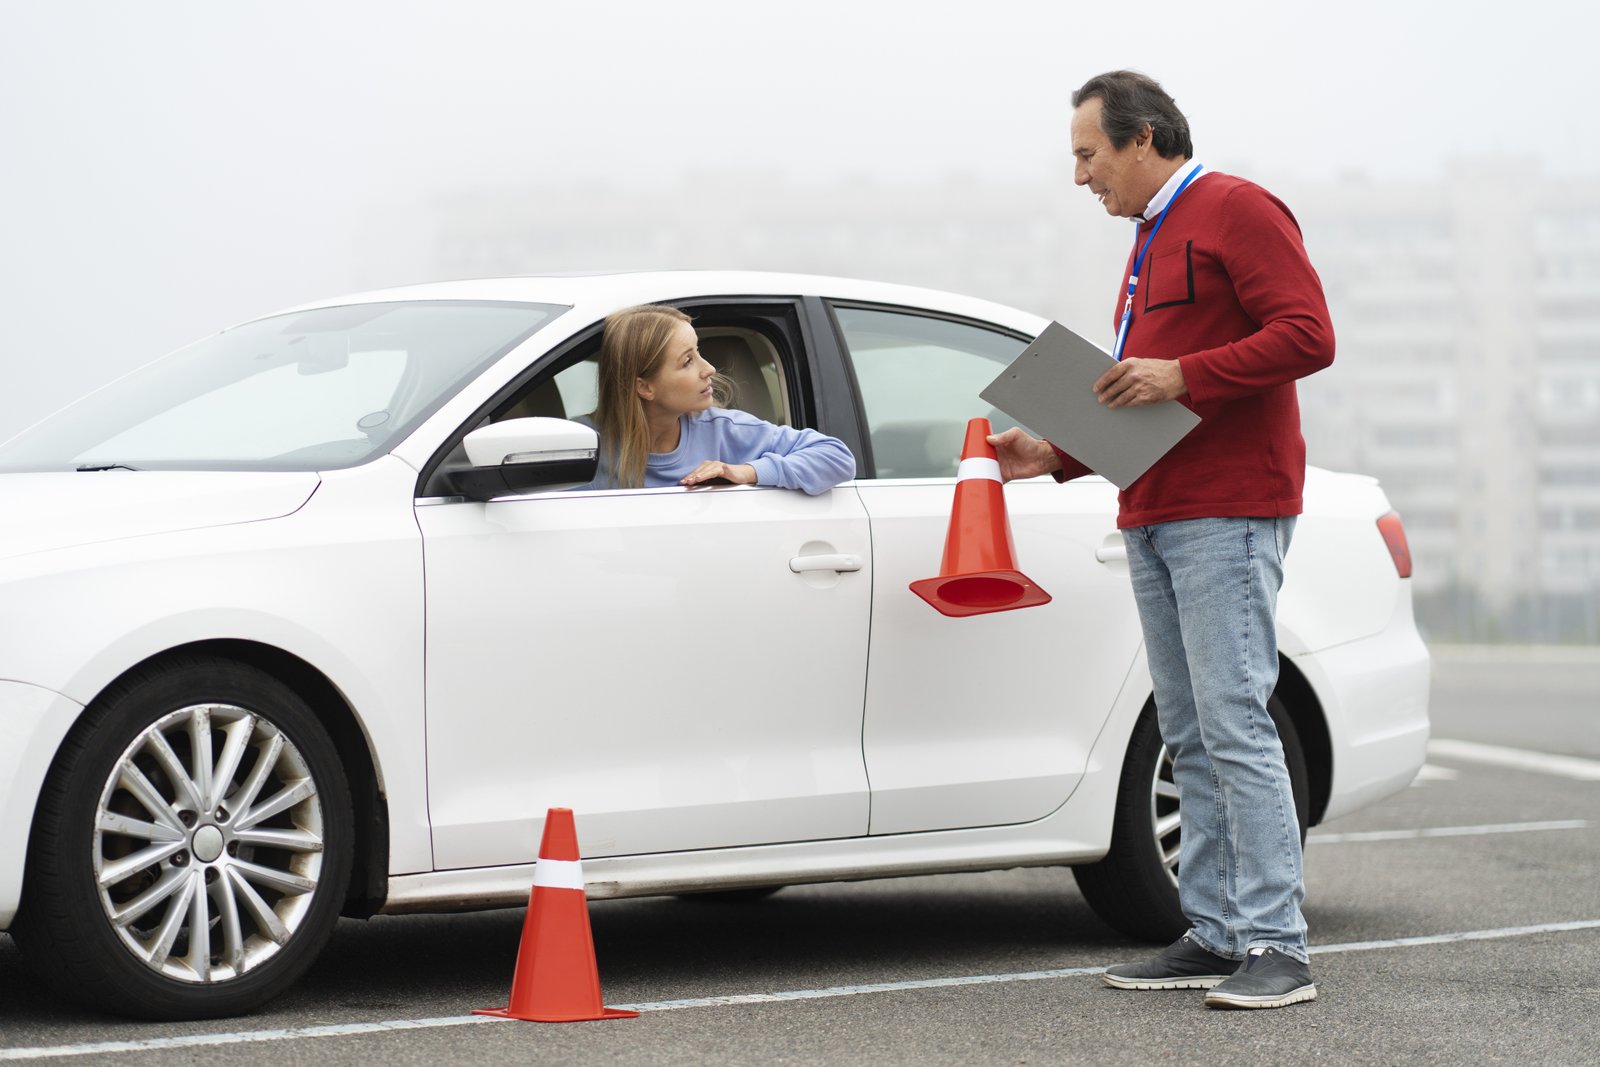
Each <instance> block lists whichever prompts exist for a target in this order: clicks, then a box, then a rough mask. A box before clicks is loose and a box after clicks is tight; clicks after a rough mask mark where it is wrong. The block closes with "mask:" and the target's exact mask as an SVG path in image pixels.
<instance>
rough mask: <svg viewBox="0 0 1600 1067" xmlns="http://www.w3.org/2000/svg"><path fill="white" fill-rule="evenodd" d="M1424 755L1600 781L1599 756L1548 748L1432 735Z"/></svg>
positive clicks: (1588, 780) (1580, 779) (1585, 780)
mask: <svg viewBox="0 0 1600 1067" xmlns="http://www.w3.org/2000/svg"><path fill="white" fill-rule="evenodd" d="M1428 755H1430V756H1439V757H1441V758H1443V759H1458V760H1465V761H1467V762H1468V763H1487V764H1490V765H1491V766H1495V767H1508V768H1510V769H1512V770H1517V771H1533V772H1534V773H1536V774H1554V775H1558V776H1559V777H1562V778H1576V779H1578V781H1580V782H1600V760H1597V759H1584V758H1583V757H1581V756H1557V755H1553V754H1551V753H1549V752H1533V751H1530V750H1528V749H1525V748H1506V747H1504V746H1503V745H1485V744H1480V743H1479V742H1477V741H1456V740H1453V739H1451V738H1448V737H1436V738H1434V739H1433V740H1432V741H1429V742H1428Z"/></svg>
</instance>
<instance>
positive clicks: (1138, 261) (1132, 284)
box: [1111, 167, 1205, 362]
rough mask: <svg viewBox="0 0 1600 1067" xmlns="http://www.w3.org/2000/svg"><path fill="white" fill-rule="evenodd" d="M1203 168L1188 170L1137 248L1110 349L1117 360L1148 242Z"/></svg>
mask: <svg viewBox="0 0 1600 1067" xmlns="http://www.w3.org/2000/svg"><path fill="white" fill-rule="evenodd" d="M1203 170H1205V168H1204V167H1196V168H1194V170H1192V171H1190V172H1189V176H1188V177H1187V178H1185V179H1183V181H1182V183H1181V184H1179V186H1178V191H1177V192H1175V193H1173V194H1172V199H1171V200H1168V201H1167V206H1166V207H1164V208H1162V209H1161V214H1159V215H1157V216H1156V224H1155V226H1154V228H1152V229H1151V231H1150V236H1149V237H1146V238H1145V239H1144V247H1143V248H1141V249H1139V254H1138V255H1137V256H1135V257H1134V259H1133V271H1132V272H1131V273H1129V275H1128V299H1127V302H1126V303H1124V304H1123V305H1122V323H1121V324H1120V325H1119V326H1118V327H1117V343H1116V346H1115V347H1114V348H1112V349H1111V358H1112V359H1114V360H1117V361H1118V362H1121V361H1122V350H1123V348H1124V347H1125V346H1126V345H1127V343H1128V326H1129V324H1130V323H1131V322H1132V321H1133V291H1134V290H1135V289H1137V288H1138V287H1139V269H1140V268H1141V267H1143V266H1144V254H1145V253H1146V252H1148V251H1150V242H1151V241H1154V240H1155V239H1156V234H1157V233H1159V232H1161V224H1162V223H1163V222H1166V221H1167V212H1169V211H1171V210H1172V205H1173V204H1176V203H1177V202H1178V197H1180V196H1182V195H1183V191H1184V190H1185V189H1187V188H1189V183H1190V182H1192V181H1194V180H1195V179H1196V178H1198V177H1199V176H1200V172H1201V171H1203ZM1133 240H1134V243H1136V244H1137V243H1138V240H1139V232H1138V231H1137V230H1135V231H1134V234H1133Z"/></svg>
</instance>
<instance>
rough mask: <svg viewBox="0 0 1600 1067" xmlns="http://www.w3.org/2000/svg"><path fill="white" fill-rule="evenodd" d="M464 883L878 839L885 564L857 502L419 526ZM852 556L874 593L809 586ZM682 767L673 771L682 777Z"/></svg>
mask: <svg viewBox="0 0 1600 1067" xmlns="http://www.w3.org/2000/svg"><path fill="white" fill-rule="evenodd" d="M417 520H418V522H419V524H420V525H421V527H422V531H423V541H424V544H425V553H426V558H427V582H428V651H427V657H428V660H427V662H428V681H427V686H428V707H429V720H430V722H432V723H433V724H434V725H433V726H432V728H431V729H430V730H429V731H428V773H429V793H430V795H431V797H432V804H431V808H432V819H433V826H434V842H435V850H434V851H435V859H436V862H437V865H438V866H439V867H440V868H458V867H472V866H494V865H500V864H507V863H524V862H527V861H528V860H530V859H531V858H533V857H536V856H537V855H538V844H539V832H538V831H539V826H540V825H541V823H542V819H543V816H544V812H545V811H546V810H547V809H548V808H551V807H555V806H560V807H571V808H573V809H574V810H575V811H581V812H583V813H584V815H583V820H584V830H585V835H586V836H585V842H584V843H585V849H586V850H587V851H588V853H589V854H591V855H594V856H609V855H626V854H631V853H644V852H678V851H683V850H686V849H696V848H708V847H715V846H727V845H748V844H758V843H770V842H774V841H803V840H811V839H818V838H830V837H855V836H860V835H861V834H864V833H865V832H866V829H867V803H868V798H867V779H866V773H865V771H864V770H863V768H862V761H861V707H862V690H863V688H864V687H865V684H866V674H867V620H868V616H869V614H870V611H871V592H872V585H871V580H872V567H871V563H870V561H871V558H872V545H871V540H870V537H869V534H868V531H867V520H866V514H865V512H864V511H863V510H862V507H861V501H860V500H859V499H858V498H857V497H856V494H855V492H854V491H853V490H852V489H850V488H849V487H841V488H839V489H836V490H834V491H833V492H829V493H824V494H822V495H821V496H816V497H808V496H805V495H804V494H801V493H796V492H789V491H785V490H781V489H756V488H745V487H741V488H726V489H696V490H687V489H679V488H665V489H644V490H633V491H627V492H598V493H596V492H580V493H552V494H539V495H532V496H526V497H521V498H517V499H508V500H497V501H493V502H490V503H487V504H483V503H476V502H461V503H454V504H436V505H432V506H426V507H419V508H418V509H417ZM833 553H838V554H845V555H850V556H853V557H855V558H856V559H858V560H859V561H860V570H858V571H853V572H845V573H838V572H835V571H831V570H829V571H820V572H818V571H809V572H804V573H795V572H794V571H793V570H791V569H790V560H791V559H795V558H798V557H803V556H814V555H822V554H833ZM668 753H670V754H671V756H670V758H663V756H664V754H668Z"/></svg>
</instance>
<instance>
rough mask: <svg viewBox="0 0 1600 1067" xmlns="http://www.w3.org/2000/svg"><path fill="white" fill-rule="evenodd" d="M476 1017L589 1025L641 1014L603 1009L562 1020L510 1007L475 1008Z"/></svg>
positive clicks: (569, 1016) (562, 1018) (568, 1016)
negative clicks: (528, 1013)
mask: <svg viewBox="0 0 1600 1067" xmlns="http://www.w3.org/2000/svg"><path fill="white" fill-rule="evenodd" d="M472 1014H474V1015H493V1016H496V1017H497V1018H501V1019H517V1020H520V1021H521V1022H525V1023H589V1022H598V1021H599V1020H601V1019H637V1018H638V1017H639V1013H638V1012H636V1011H626V1010H624V1009H622V1008H601V1009H600V1014H599V1015H565V1016H562V1017H561V1018H559V1019H557V1018H549V1017H541V1016H538V1015H517V1014H514V1013H513V1012H512V1010H511V1009H510V1008H509V1007H505V1008H474V1009H473V1011H472Z"/></svg>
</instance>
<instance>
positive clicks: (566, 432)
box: [449, 417, 600, 500]
mask: <svg viewBox="0 0 1600 1067" xmlns="http://www.w3.org/2000/svg"><path fill="white" fill-rule="evenodd" d="M461 443H462V444H463V445H464V446H465V448H466V452H467V461H468V462H469V463H470V464H471V466H470V467H467V468H466V469H464V470H458V471H453V472H451V474H450V475H449V479H450V482H451V486H452V488H453V489H454V490H455V491H456V492H457V493H459V494H461V495H462V496H464V497H466V498H467V499H469V500H493V499H494V498H495V497H498V496H516V495H517V494H519V493H532V492H555V491H557V490H561V489H574V488H576V487H578V486H580V485H586V484H587V483H589V482H591V481H593V480H594V475H595V469H596V467H597V466H598V465H599V458H598V454H599V445H600V435H599V434H597V433H595V431H594V430H593V429H592V428H590V427H588V426H585V425H583V424H582V423H578V422H571V421H569V420H567V419H550V418H540V417H535V418H527V419H506V420H505V421H503V422H495V423H490V424H489V425H488V426H480V427H479V428H478V429H476V430H473V431H472V432H471V433H469V434H467V436H466V438H465V439H464V440H463V441H462V442H461Z"/></svg>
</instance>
